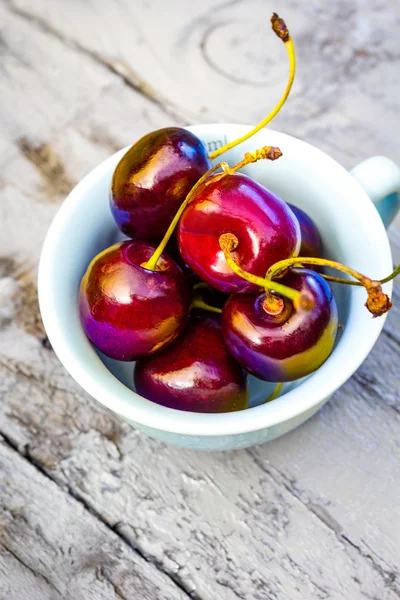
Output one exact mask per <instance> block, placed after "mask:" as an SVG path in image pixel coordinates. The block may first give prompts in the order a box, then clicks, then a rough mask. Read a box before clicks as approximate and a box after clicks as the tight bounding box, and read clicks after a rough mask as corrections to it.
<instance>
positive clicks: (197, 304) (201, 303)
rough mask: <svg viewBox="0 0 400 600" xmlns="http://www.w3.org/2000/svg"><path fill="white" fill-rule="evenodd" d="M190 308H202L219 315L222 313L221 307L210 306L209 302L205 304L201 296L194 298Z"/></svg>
mask: <svg viewBox="0 0 400 600" xmlns="http://www.w3.org/2000/svg"><path fill="white" fill-rule="evenodd" d="M192 308H202V309H203V310H208V311H209V312H214V313H218V314H219V315H220V314H221V313H222V309H221V308H217V307H216V306H211V304H207V303H206V302H204V300H203V299H202V298H194V299H193V301H192Z"/></svg>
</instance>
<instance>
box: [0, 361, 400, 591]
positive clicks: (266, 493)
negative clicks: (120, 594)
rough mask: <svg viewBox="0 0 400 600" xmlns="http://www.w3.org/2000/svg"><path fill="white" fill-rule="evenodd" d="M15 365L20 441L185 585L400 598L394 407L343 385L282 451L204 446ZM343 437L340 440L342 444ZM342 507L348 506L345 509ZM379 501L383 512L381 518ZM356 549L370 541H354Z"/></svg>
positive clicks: (12, 431) (9, 415)
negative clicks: (137, 424)
mask: <svg viewBox="0 0 400 600" xmlns="http://www.w3.org/2000/svg"><path fill="white" fill-rule="evenodd" d="M7 369H8V374H6V373H4V372H3V373H2V377H1V382H2V389H1V392H2V395H3V396H4V397H5V398H6V399H7V410H6V414H5V415H4V416H3V417H2V422H3V423H4V427H5V429H6V431H7V433H8V435H9V436H10V437H11V436H12V438H13V443H16V444H18V445H19V446H20V448H21V450H22V449H24V448H25V451H26V452H27V453H28V456H29V458H30V460H33V461H35V462H37V463H38V464H40V465H41V467H42V468H44V469H45V470H46V471H47V473H48V474H49V476H51V477H52V478H54V479H55V480H56V481H57V482H58V483H59V484H61V485H65V486H66V487H68V488H69V489H71V490H72V491H73V493H74V495H77V496H78V497H79V498H81V499H82V500H83V501H84V502H85V503H86V504H87V505H88V506H90V507H92V508H93V509H94V510H95V511H96V513H99V514H100V515H101V516H102V519H104V520H105V521H106V522H107V523H109V524H110V525H111V526H112V527H117V528H118V531H119V532H120V533H121V535H123V536H125V537H127V539H129V540H130V542H131V543H132V545H133V546H134V547H137V548H139V550H140V552H141V553H143V554H144V555H146V556H147V557H148V558H149V559H150V560H152V561H155V562H157V564H161V565H162V567H163V569H164V570H166V571H170V572H171V574H175V575H176V573H179V577H180V578H181V580H182V585H185V587H186V589H192V588H193V589H194V588H196V590H197V592H196V593H198V597H200V598H207V599H208V598H210V599H211V598H213V597H214V595H215V593H216V592H215V591H216V590H218V594H219V597H223V598H228V599H230V598H234V597H235V595H236V596H238V597H243V598H255V597H257V595H256V594H257V593H259V594H260V598H263V597H265V596H268V593H269V594H270V595H271V596H272V597H273V594H275V595H276V597H277V598H294V599H297V598H303V597H310V596H311V597H321V598H324V597H330V596H331V597H334V598H347V597H349V595H350V596H351V597H352V598H353V597H354V598H363V597H371V596H372V597H373V596H374V595H375V596H377V597H380V596H379V594H380V593H382V590H383V591H384V594H385V595H386V596H383V597H386V598H392V597H393V598H395V597H396V596H397V594H398V593H399V591H400V589H399V587H398V582H397V573H396V548H397V545H396V543H397V542H396V535H397V534H396V533H395V532H394V531H390V524H391V523H393V522H396V520H397V518H398V508H397V506H396V505H395V503H393V502H390V503H387V498H388V496H389V497H392V494H393V487H392V486H393V478H394V477H395V473H396V469H397V468H398V462H397V461H396V459H395V457H393V456H390V452H389V449H388V451H387V452H384V450H383V449H382V447H381V445H379V444H380V442H381V440H380V439H379V436H380V434H383V433H385V435H386V440H389V442H391V440H392V436H395V435H396V433H397V431H396V430H395V428H394V425H393V431H391V430H390V428H388V419H387V415H386V411H389V410H391V409H390V408H387V407H386V408H385V407H382V406H381V405H378V404H377V406H376V409H375V410H373V408H372V407H371V406H370V405H369V402H368V400H369V398H367V400H365V399H364V398H363V397H362V398H361V399H360V400H359V401H357V399H355V400H353V399H352V398H350V399H349V397H348V396H347V394H346V388H344V391H343V394H342V395H340V396H339V399H338V400H337V401H336V402H334V403H331V405H329V407H327V409H326V410H324V411H322V413H321V415H320V416H319V417H318V418H317V419H314V420H313V421H312V422H311V423H308V424H307V425H305V426H304V427H303V428H301V429H300V430H299V431H298V432H294V434H290V435H289V436H288V437H287V438H284V440H282V444H280V448H281V450H280V452H279V449H278V450H275V444H272V451H271V450H270V448H271V446H270V445H267V446H265V447H263V448H261V449H260V450H257V451H255V450H253V451H252V452H251V455H250V454H249V453H246V452H237V453H232V454H214V455H210V454H206V455H203V454H196V453H194V452H189V451H182V450H178V449H174V448H170V447H167V446H163V445H162V444H159V443H157V442H153V441H151V440H148V439H146V438H145V437H143V436H142V435H141V434H139V433H138V432H135V431H133V430H131V429H130V428H129V427H128V426H126V425H125V424H122V423H120V422H119V421H118V420H117V419H114V418H113V417H112V416H110V415H108V414H107V413H106V412H104V411H102V410H101V409H100V408H98V407H95V408H93V404H92V402H91V401H90V400H89V399H88V398H87V397H83V396H82V394H81V393H79V392H78V391H74V390H73V386H71V385H68V388H67V391H65V389H64V388H63V387H61V384H60V382H58V383H57V384H55V385H54V384H53V385H52V384H50V383H49V382H46V380H45V379H44V380H43V381H42V382H39V381H36V379H35V376H33V377H32V375H31V373H29V370H27V371H26V372H25V373H23V372H21V365H14V374H13V373H12V372H11V371H12V365H11V364H8V366H7ZM346 387H347V390H349V386H346ZM60 388H61V389H60ZM350 391H351V388H350ZM28 397H29V403H27V402H26V401H25V398H28ZM349 402H350V406H346V404H347V403H349ZM352 412H353V414H352ZM354 413H355V414H354ZM359 415H360V416H362V415H364V417H363V418H364V420H363V426H364V428H366V427H368V423H369V427H368V429H367V430H366V431H364V432H362V431H361V430H360V429H359V427H357V426H356V424H357V419H358V416H359ZM367 418H368V421H367ZM372 424H373V425H374V426H372ZM343 425H344V427H345V431H344V432H343V431H342V426H343ZM361 433H362V434H363V435H362V436H361ZM374 433H375V437H374ZM293 436H295V437H293ZM296 437H297V439H296ZM338 437H340V440H341V442H342V443H341V446H340V447H339V448H337V449H336V448H335V453H332V451H331V450H330V447H332V446H334V444H335V440H337V438H338ZM360 438H361V442H362V444H363V445H362V448H363V449H364V452H363V453H362V454H361V455H360ZM284 442H285V443H284ZM368 446H372V448H373V449H375V452H376V453H377V454H378V456H379V457H380V458H381V460H382V463H381V464H380V465H376V462H377V461H375V462H374V461H372V458H373V450H368ZM378 450H379V452H378ZM314 452H319V453H320V455H321V458H320V461H318V459H317V458H316V457H314ZM357 452H358V454H359V455H357ZM281 455H282V456H283V458H280V457H281ZM354 455H355V456H356V458H355V459H354V460H352V458H353V456H354ZM294 456H295V457H296V458H295V459H294ZM348 457H350V458H348ZM312 458H314V460H313V461H312ZM280 460H281V461H282V462H283V463H284V465H283V467H281V465H280V464H279V461H280ZM307 461H308V462H312V468H309V470H308V469H307ZM385 463H386V464H385ZM292 465H293V466H292ZM296 467H297V469H298V471H297V472H298V473H299V481H298V483H296V482H294V481H293V478H290V476H289V477H288V476H287V475H286V474H287V473H294V475H295V476H296ZM369 467H370V469H371V470H372V473H373V478H372V479H371V471H370V470H369ZM375 467H380V468H381V472H379V470H378V471H377V473H375V471H374V470H373V469H374V468H375ZM281 468H282V470H283V474H282V473H281V471H280V469H281ZM304 468H305V469H306V473H304V475H303V469H304ZM332 469H333V470H332ZM330 470H332V480H331V479H330V477H329V476H328V473H329V472H330ZM378 474H379V475H380V478H379V488H381V489H379V492H376V490H374V487H375V488H376V487H378V486H377V485H376V482H377V477H378ZM319 475H320V476H319ZM303 481H304V482H305V484H304V485H305V486H306V490H303V488H302V487H301V486H302V483H303ZM332 482H333V483H332ZM350 483H351V485H350ZM368 484H369V485H368ZM332 488H333V489H332ZM360 490H365V493H366V494H367V495H368V503H366V502H365V498H364V496H363V495H360ZM324 492H325V494H326V496H324V495H323V494H324ZM352 492H353V493H354V495H355V496H354V497H351V494H352ZM381 493H382V495H383V496H384V497H383V498H382V497H381ZM385 494H386V496H385ZM296 496H297V497H298V498H299V499H300V501H298V500H297V498H296ZM349 496H350V498H351V501H352V505H351V506H349V507H348V508H347V505H348V504H349ZM340 502H346V503H345V504H344V506H343V507H342V511H339V510H338V507H340ZM385 503H386V505H385ZM365 504H368V507H367V508H365V506H364V505H365ZM332 505H333V511H332V512H331V507H332ZM385 506H386V508H385ZM378 507H379V509H380V510H381V511H383V509H384V508H385V510H384V512H383V514H382V516H381V515H380V514H379V513H378V512H377V511H378ZM354 514H356V515H357V519H355V518H354ZM371 515H373V519H374V526H373V527H372V526H371V522H370V520H371ZM118 523H119V524H118ZM117 524H118V525H117ZM380 527H382V529H381V531H379V528H380ZM369 528H371V531H369ZM364 529H365V530H366V531H365V543H366V544H368V543H369V542H371V540H372V543H373V547H372V548H371V550H370V551H367V550H366V548H367V546H366V545H364V538H363V539H362V540H361V542H360V540H359V536H360V533H361V535H363V533H362V532H363V530H364ZM358 544H360V549H357V548H356V547H354V546H358ZM322 548H324V552H323V553H322V551H321V549H322ZM216 552H217V554H215V553H216ZM368 555H370V558H369V557H368ZM217 557H218V558H217ZM333 565H334V568H333ZM239 571H240V573H241V578H240V580H239V581H236V582H235V573H237V572H239ZM337 572H340V577H337V576H336V573H337ZM358 581H360V582H362V583H358ZM267 582H268V583H267ZM226 586H228V588H230V587H232V586H234V591H233V590H232V589H226ZM260 586H261V587H260ZM263 586H264V587H263ZM268 586H269V587H268ZM259 587H260V590H259V591H257V590H258V588H259Z"/></svg>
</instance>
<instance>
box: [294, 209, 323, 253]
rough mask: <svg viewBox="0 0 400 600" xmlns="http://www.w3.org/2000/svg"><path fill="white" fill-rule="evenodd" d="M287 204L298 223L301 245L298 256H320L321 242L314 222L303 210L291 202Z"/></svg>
mask: <svg viewBox="0 0 400 600" xmlns="http://www.w3.org/2000/svg"><path fill="white" fill-rule="evenodd" d="M289 206H290V208H291V209H292V211H293V212H294V214H295V215H296V217H297V220H298V222H299V224H300V230H301V247H300V252H299V256H314V257H315V258H320V257H321V256H322V242H321V236H320V235H319V231H318V229H317V226H316V224H315V223H314V221H313V220H312V218H311V217H310V216H309V215H308V214H307V213H305V212H304V210H301V208H298V207H297V206H294V205H293V204H289Z"/></svg>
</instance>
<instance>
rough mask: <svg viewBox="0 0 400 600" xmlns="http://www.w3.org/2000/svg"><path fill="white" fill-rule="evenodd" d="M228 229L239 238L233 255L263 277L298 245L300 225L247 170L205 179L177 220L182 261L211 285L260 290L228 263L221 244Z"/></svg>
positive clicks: (226, 289) (230, 289)
mask: <svg viewBox="0 0 400 600" xmlns="http://www.w3.org/2000/svg"><path fill="white" fill-rule="evenodd" d="M226 233H230V234H233V235H234V236H235V237H236V239H237V242H238V243H237V247H236V248H235V251H234V252H232V258H233V259H234V260H235V262H236V263H237V264H238V265H240V267H241V268H242V269H244V270H245V271H248V272H250V273H252V274H253V275H257V276H259V277H264V275H265V273H266V271H267V270H268V268H269V267H270V266H271V265H273V264H274V263H276V262H278V261H280V260H283V259H285V258H289V257H292V256H297V255H298V251H299V249H300V226H299V223H298V221H297V219H296V217H295V216H294V214H293V212H292V211H291V210H290V208H289V206H288V205H287V204H286V203H285V202H283V200H281V199H280V198H278V197H277V196H275V195H274V194H273V193H272V192H270V191H269V190H267V189H266V188H265V187H263V186H262V185H260V184H259V183H257V182H256V181H254V180H253V179H250V177H247V176H246V175H241V174H236V173H235V174H228V175H224V176H222V177H221V175H220V174H218V175H215V176H212V177H210V179H208V180H207V181H205V182H204V183H202V184H201V185H200V186H199V188H198V189H197V190H196V192H195V193H194V196H193V198H192V199H191V201H190V203H189V205H188V206H187V208H186V209H185V212H184V213H183V215H182V217H181V219H180V221H179V225H178V241H179V249H180V251H181V254H182V257H183V259H184V261H185V262H186V263H187V264H188V265H189V267H190V268H191V269H192V270H193V271H194V272H195V273H197V274H198V275H199V276H200V277H201V278H202V279H203V280H204V281H206V282H207V283H208V284H209V285H211V286H212V287H214V288H216V289H218V290H220V291H222V292H226V293H231V294H233V293H237V292H249V291H253V292H256V291H257V289H258V288H257V286H255V285H254V284H252V283H249V282H248V281H245V280H244V279H242V278H241V277H239V276H238V275H236V274H235V273H233V271H232V269H231V268H230V267H229V266H228V264H227V262H226V260H225V257H224V253H223V251H222V250H221V247H220V238H221V236H222V235H223V234H226Z"/></svg>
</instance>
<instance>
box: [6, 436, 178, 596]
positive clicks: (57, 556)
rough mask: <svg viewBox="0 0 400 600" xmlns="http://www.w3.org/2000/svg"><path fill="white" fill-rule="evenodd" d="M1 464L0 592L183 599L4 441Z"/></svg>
mask: <svg viewBox="0 0 400 600" xmlns="http://www.w3.org/2000/svg"><path fill="white" fill-rule="evenodd" d="M0 464H1V472H0V477H1V479H0V489H1V494H0V509H1V513H0V598H2V599H3V598H4V599H6V598H7V600H22V599H24V600H25V599H26V600H36V599H37V600H45V599H47V598H48V599H49V600H50V599H51V600H59V599H60V600H61V598H62V599H64V600H69V599H71V600H72V599H73V600H80V599H82V600H87V599H88V598H96V600H103V599H104V600H106V599H107V600H111V599H114V598H115V599H126V600H131V599H133V598H141V599H142V598H143V599H144V600H154V599H155V598H157V599H160V600H171V598H174V599H175V598H176V599H178V598H179V599H183V598H187V597H188V596H187V594H186V593H185V592H183V591H182V590H180V589H179V588H178V587H177V586H176V585H175V583H174V582H172V581H171V579H170V578H169V577H168V576H166V575H164V574H163V573H161V572H160V571H159V570H158V569H157V568H156V567H155V566H154V565H152V564H151V563H148V562H147V561H146V560H145V559H144V558H142V557H141V556H140V555H139V554H138V553H137V552H135V551H134V550H133V549H132V548H130V547H129V544H128V543H127V542H126V541H124V540H122V539H121V537H120V536H119V535H118V534H117V533H116V532H113V531H111V529H110V528H108V527H107V526H106V525H105V524H104V523H101V522H100V521H99V520H98V519H97V518H96V517H95V516H93V515H91V514H90V513H89V512H88V511H87V510H86V509H85V507H84V506H83V505H82V504H81V503H80V502H78V501H77V500H75V499H74V498H72V497H71V496H70V495H68V494H66V493H64V492H63V491H62V490H60V488H59V487H58V486H57V485H55V484H54V483H53V482H52V481H50V480H49V479H48V478H47V477H45V476H44V475H43V474H41V473H40V472H39V471H38V470H37V469H35V467H33V466H32V465H30V464H29V463H28V462H27V461H26V460H24V459H23V458H22V457H21V456H20V455H19V454H17V453H16V452H15V451H14V450H12V449H11V448H10V447H9V446H7V445H6V444H5V443H4V442H0Z"/></svg>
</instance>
